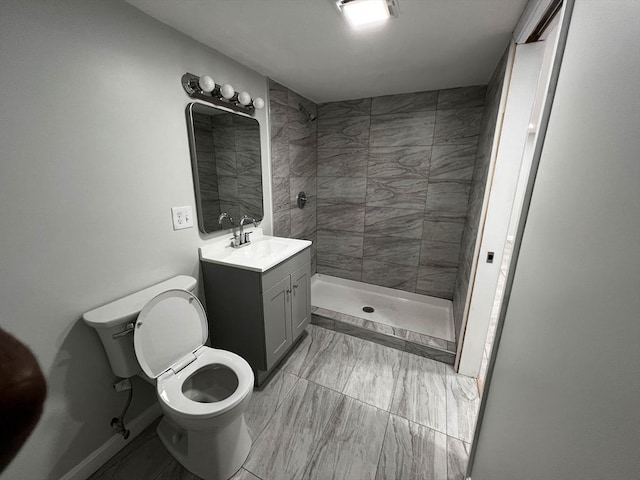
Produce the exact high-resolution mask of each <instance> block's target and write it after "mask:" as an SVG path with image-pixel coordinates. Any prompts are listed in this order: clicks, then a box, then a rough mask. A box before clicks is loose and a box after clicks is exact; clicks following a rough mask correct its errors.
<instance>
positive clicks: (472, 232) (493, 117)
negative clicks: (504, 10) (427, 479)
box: [453, 47, 509, 339]
mask: <svg viewBox="0 0 640 480" xmlns="http://www.w3.org/2000/svg"><path fill="white" fill-rule="evenodd" d="M508 54H509V48H508V47H507V49H506V50H505V52H504V53H503V54H502V58H500V61H499V62H498V66H497V67H496V69H495V70H494V72H493V75H492V76H491V79H490V80H489V84H488V85H487V93H486V97H485V109H484V114H483V116H482V124H481V125H480V136H479V140H478V150H477V154H476V160H475V167H474V169H473V178H472V181H471V192H470V195H469V205H468V207H467V216H466V220H465V223H464V230H463V234H462V242H461V248H460V256H459V257H458V262H457V263H458V269H457V274H456V277H455V287H454V289H453V323H454V328H455V332H456V339H459V338H460V329H461V327H462V320H463V315H464V308H465V303H466V301H467V293H468V290H469V282H470V281H471V273H472V272H471V267H472V264H473V255H474V253H475V249H476V242H477V240H478V228H479V225H480V215H481V213H482V202H483V201H484V195H485V189H486V186H487V176H488V173H489V163H490V162H491V150H492V148H493V142H494V137H495V135H496V124H497V122H498V110H499V107H500V97H501V95H502V87H503V83H504V76H505V69H506V67H507V59H508Z"/></svg>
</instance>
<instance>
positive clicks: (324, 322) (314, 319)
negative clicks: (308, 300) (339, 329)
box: [311, 308, 336, 330]
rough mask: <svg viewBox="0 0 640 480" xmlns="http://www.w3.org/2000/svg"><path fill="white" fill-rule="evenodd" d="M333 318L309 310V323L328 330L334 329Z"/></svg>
mask: <svg viewBox="0 0 640 480" xmlns="http://www.w3.org/2000/svg"><path fill="white" fill-rule="evenodd" d="M335 322H336V321H335V320H334V319H333V318H327V317H325V316H323V315H318V314H316V313H315V312H313V308H312V312H311V325H316V326H318V327H322V328H327V329H329V330H335V329H336V325H335Z"/></svg>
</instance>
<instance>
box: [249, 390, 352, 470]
mask: <svg viewBox="0 0 640 480" xmlns="http://www.w3.org/2000/svg"><path fill="white" fill-rule="evenodd" d="M341 398H343V396H342V395H341V394H339V393H337V392H334V391H333V390H331V389H328V388H325V387H322V386H320V385H316V384H314V383H311V382H307V381H306V380H300V381H299V382H298V383H297V384H296V386H295V387H293V390H292V391H291V394H290V395H289V396H288V397H287V398H286V400H285V401H284V402H283V403H282V405H280V408H279V409H278V410H277V411H276V413H275V415H274V416H273V417H272V418H271V420H270V421H269V423H268V424H267V426H266V427H265V429H264V430H263V431H262V433H261V434H260V436H259V437H258V439H257V440H256V441H255V442H254V444H253V447H252V449H251V452H250V453H249V458H248V459H247V461H246V462H245V464H244V468H245V469H246V470H248V471H249V472H251V473H253V474H254V475H256V476H258V477H259V478H261V479H262V480H298V479H300V478H302V474H303V473H304V470H305V467H306V466H307V465H308V463H309V459H310V458H311V455H312V454H313V452H314V451H315V450H316V447H317V446H318V442H319V441H320V438H321V437H322V434H323V432H324V431H325V428H326V426H327V424H328V423H329V420H330V418H331V416H332V415H333V413H334V411H335V409H336V407H337V406H338V404H339V402H340V399H341Z"/></svg>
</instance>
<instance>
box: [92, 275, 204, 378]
mask: <svg viewBox="0 0 640 480" xmlns="http://www.w3.org/2000/svg"><path fill="white" fill-rule="evenodd" d="M196 284H197V280H196V279H195V278H193V277H191V276H188V275H178V276H177V277H173V278H170V279H169V280H165V281H164V282H161V283H158V284H156V285H153V286H151V287H149V288H145V289H144V290H141V291H139V292H136V293H132V294H131V295H127V296H126V297H124V298H121V299H119V300H115V301H113V302H111V303H107V304H106V305H103V306H101V307H98V308H94V309H93V310H91V311H89V312H87V313H85V314H84V315H83V316H82V319H83V320H84V321H85V323H86V324H87V325H89V326H90V327H93V328H95V329H96V331H97V332H98V336H99V337H100V340H101V341H102V345H103V346H104V350H105V352H106V353H107V358H108V359H109V363H110V364H111V370H113V373H114V374H116V375H117V376H118V377H123V378H126V377H132V376H134V375H141V373H142V370H141V369H140V365H139V364H138V359H137V358H136V353H135V350H134V349H133V326H134V325H135V323H136V319H137V318H138V314H139V313H140V311H141V310H142V308H143V307H144V306H145V305H146V304H147V303H149V301H151V299H153V298H154V297H155V296H156V295H159V294H161V293H162V292H166V291H167V290H174V289H181V290H187V291H188V292H193V289H194V288H195V287H196Z"/></svg>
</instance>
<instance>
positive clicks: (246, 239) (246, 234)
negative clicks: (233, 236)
mask: <svg viewBox="0 0 640 480" xmlns="http://www.w3.org/2000/svg"><path fill="white" fill-rule="evenodd" d="M252 233H253V232H246V233H245V234H244V243H251V239H250V238H249V235H251V234H252Z"/></svg>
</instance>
